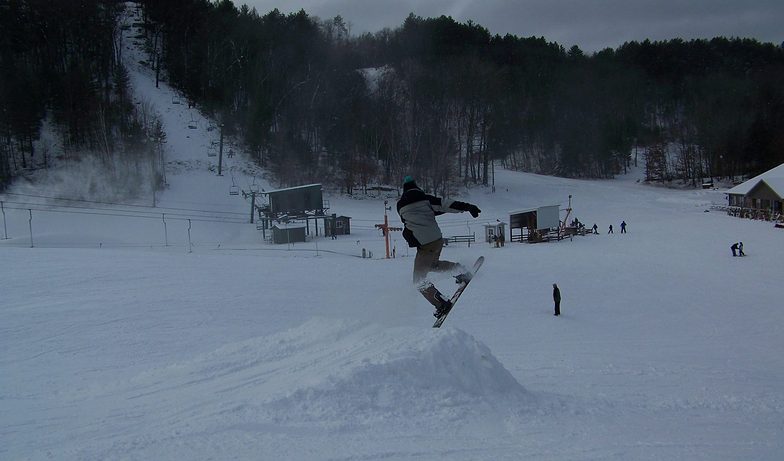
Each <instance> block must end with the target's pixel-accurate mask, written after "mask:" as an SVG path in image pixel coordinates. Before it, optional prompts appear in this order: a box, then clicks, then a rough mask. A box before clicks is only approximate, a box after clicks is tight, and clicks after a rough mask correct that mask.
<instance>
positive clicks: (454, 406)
mask: <svg viewBox="0 0 784 461" xmlns="http://www.w3.org/2000/svg"><path fill="white" fill-rule="evenodd" d="M325 322H326V321H324V320H313V321H311V322H309V323H307V324H305V325H304V326H302V327H301V328H299V329H297V330H294V331H292V332H289V333H288V334H289V335H290V334H294V335H296V336H298V337H299V338H302V339H304V338H310V339H306V340H305V342H304V343H300V344H299V345H298V346H296V347H294V350H293V352H294V353H293V354H292V355H291V356H290V360H291V363H292V364H294V363H296V364H298V365H297V366H294V367H292V369H290V371H289V372H291V373H292V374H294V375H296V376H292V378H293V379H291V380H290V382H291V383H292V384H293V385H292V386H291V388H290V390H289V392H287V393H286V395H284V396H281V397H279V398H276V399H274V400H273V401H272V402H270V408H271V409H275V410H277V411H275V413H276V415H278V417H279V418H282V419H292V418H295V419H299V418H304V419H305V420H322V419H329V420H333V421H337V420H341V419H344V418H345V419H350V421H351V422H353V423H362V422H372V421H373V420H375V419H379V418H380V419H387V418H390V417H400V418H401V419H408V418H418V417H422V416H438V419H439V420H441V419H443V418H444V417H447V419H452V418H454V419H458V418H462V417H464V416H466V415H467V414H476V413H483V412H495V411H500V410H503V411H508V410H509V409H510V408H512V409H513V408H519V409H522V408H521V407H523V406H525V405H526V402H527V401H528V393H527V392H526V391H525V389H524V388H523V387H522V386H521V385H520V384H519V383H518V382H517V381H516V380H515V379H514V377H512V375H511V374H510V373H509V371H507V370H506V369H505V368H504V367H503V366H502V365H501V364H500V363H499V362H498V360H496V358H495V357H494V356H493V355H492V353H491V352H490V350H489V349H488V348H487V347H486V346H485V345H483V344H481V343H479V342H478V341H477V340H476V339H474V338H473V337H471V336H470V335H468V334H466V333H464V332H462V331H460V330H454V329H449V328H447V329H442V330H427V331H423V330H422V329H411V328H395V329H389V328H383V327H380V326H376V325H358V324H349V323H345V322H327V325H325ZM290 351H291V349H290ZM302 365H304V366H302Z"/></svg>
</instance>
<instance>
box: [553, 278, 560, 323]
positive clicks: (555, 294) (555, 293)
mask: <svg viewBox="0 0 784 461" xmlns="http://www.w3.org/2000/svg"><path fill="white" fill-rule="evenodd" d="M553 302H554V303H555V314H554V315H556V316H559V315H561V290H559V289H558V285H556V284H555V283H553Z"/></svg>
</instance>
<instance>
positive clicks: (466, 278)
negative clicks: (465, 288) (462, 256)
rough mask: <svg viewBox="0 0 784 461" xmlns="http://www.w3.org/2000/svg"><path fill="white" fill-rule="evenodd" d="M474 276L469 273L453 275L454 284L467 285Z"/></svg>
mask: <svg viewBox="0 0 784 461" xmlns="http://www.w3.org/2000/svg"><path fill="white" fill-rule="evenodd" d="M473 277H474V276H473V275H472V274H471V273H470V272H463V273H462V274H457V275H455V283H468V282H470V281H471V279H472V278H473Z"/></svg>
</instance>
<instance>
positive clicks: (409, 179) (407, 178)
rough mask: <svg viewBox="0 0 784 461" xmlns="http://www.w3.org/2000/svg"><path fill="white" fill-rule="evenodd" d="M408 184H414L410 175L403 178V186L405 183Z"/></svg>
mask: <svg viewBox="0 0 784 461" xmlns="http://www.w3.org/2000/svg"><path fill="white" fill-rule="evenodd" d="M409 182H414V177H413V176H410V175H409V176H406V177H405V178H403V184H404V185H405V184H406V183H409Z"/></svg>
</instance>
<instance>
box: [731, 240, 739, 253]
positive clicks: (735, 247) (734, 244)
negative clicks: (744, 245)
mask: <svg viewBox="0 0 784 461" xmlns="http://www.w3.org/2000/svg"><path fill="white" fill-rule="evenodd" d="M730 250H732V256H738V253H737V251H738V244H737V243H733V244H732V246H731V247H730Z"/></svg>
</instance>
